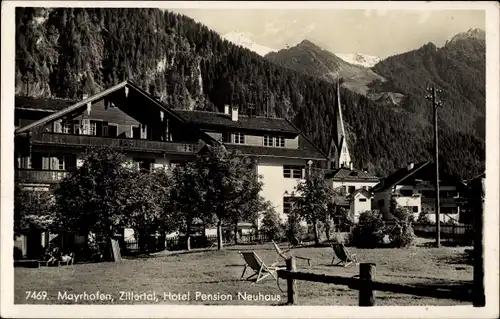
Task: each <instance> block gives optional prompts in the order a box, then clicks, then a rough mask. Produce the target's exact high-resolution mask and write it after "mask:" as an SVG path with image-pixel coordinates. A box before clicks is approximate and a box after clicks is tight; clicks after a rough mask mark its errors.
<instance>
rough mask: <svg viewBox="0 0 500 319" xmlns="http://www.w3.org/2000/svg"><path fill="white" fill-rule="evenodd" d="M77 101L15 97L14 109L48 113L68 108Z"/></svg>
mask: <svg viewBox="0 0 500 319" xmlns="http://www.w3.org/2000/svg"><path fill="white" fill-rule="evenodd" d="M77 102H78V101H73V100H64V99H42V98H31V97H25V96H16V97H15V101H14V104H15V108H17V109H28V110H33V111H37V110H43V111H49V112H56V111H60V110H62V109H64V108H67V107H68V106H71V105H73V104H75V103H77Z"/></svg>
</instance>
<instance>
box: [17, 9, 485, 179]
mask: <svg viewBox="0 0 500 319" xmlns="http://www.w3.org/2000/svg"><path fill="white" fill-rule="evenodd" d="M16 28H17V32H16V94H18V95H27V96H34V97H41V96H43V97H59V98H79V97H81V96H82V94H84V93H88V94H92V93H95V92H99V91H101V90H103V89H105V88H107V87H110V86H112V85H113V84H116V83H118V82H120V81H123V80H125V79H130V80H132V81H134V82H135V83H136V84H138V85H139V86H141V87H142V88H143V89H145V90H147V91H150V92H152V94H154V95H157V96H159V97H160V99H161V100H162V101H163V102H165V103H166V104H167V105H169V106H171V107H176V108H178V107H183V108H188V109H206V110H215V109H217V108H218V109H221V107H222V106H223V104H225V103H232V104H238V105H239V106H240V108H241V110H242V112H243V113H248V111H249V110H250V109H252V110H253V113H254V114H259V115H264V114H265V113H266V110H267V109H269V110H270V113H269V114H268V115H269V116H279V117H288V118H290V119H292V120H293V121H294V123H296V124H297V126H298V127H299V128H300V129H301V130H302V131H304V132H305V133H306V134H307V135H308V136H309V137H310V138H311V139H312V140H313V141H314V142H315V143H316V144H318V146H320V147H321V148H322V149H323V150H324V151H325V152H326V151H327V149H328V145H329V141H330V140H331V137H332V136H333V134H334V132H332V123H333V120H334V105H335V101H336V93H335V88H334V87H333V86H332V85H331V84H330V83H328V82H326V81H322V80H320V79H316V78H312V77H308V76H305V75H303V74H300V73H298V72H296V71H292V70H289V69H286V68H283V67H281V66H278V65H275V64H273V63H271V62H270V61H268V60H266V59H264V58H262V57H260V56H259V55H257V54H256V53H253V52H251V51H249V50H247V49H244V48H242V47H238V46H235V45H233V44H231V43H229V42H228V41H225V40H223V39H221V37H220V36H219V35H218V34H217V33H215V32H213V31H211V30H209V29H208V28H207V27H205V26H203V25H201V24H199V23H196V22H195V21H194V20H192V19H190V18H188V17H185V16H181V15H178V14H174V13H172V12H168V11H161V10H158V9H99V8H90V9H75V8H57V9H49V10H47V9H42V8H37V9H33V8H18V9H17V11H16ZM341 99H342V102H343V105H344V113H345V115H344V119H345V121H346V122H347V130H348V132H349V137H350V140H351V143H350V148H351V152H353V154H354V161H355V163H354V164H355V166H357V167H360V168H361V167H367V168H368V169H369V170H370V171H372V172H374V173H377V174H382V175H384V174H387V173H390V172H391V171H392V170H394V169H395V168H397V167H399V166H401V165H403V164H404V163H406V162H407V161H409V160H414V161H420V160H428V159H430V158H431V155H430V154H431V153H430V152H429V149H430V147H431V146H432V142H431V141H432V139H431V137H432V130H431V128H430V127H429V125H428V123H427V122H426V121H421V120H420V119H419V117H415V116H410V115H411V113H410V112H408V110H405V109H402V110H400V111H399V112H395V111H394V110H393V109H392V108H389V107H385V106H379V105H376V104H374V103H373V102H372V101H370V100H368V99H366V98H365V97H363V96H361V95H357V94H355V93H352V92H350V91H348V90H342V91H341ZM249 106H252V108H249ZM464 116H467V115H464ZM440 143H441V144H440V145H441V152H442V153H441V155H442V157H443V163H444V167H445V169H446V170H447V171H448V172H450V173H453V174H457V175H460V176H462V177H464V178H465V177H470V176H473V175H475V174H477V173H478V172H480V171H481V170H482V169H483V168H484V141H482V140H481V139H478V138H476V137H475V136H474V135H471V134H466V133H462V132H457V131H453V130H448V129H443V130H442V132H441V141H440Z"/></svg>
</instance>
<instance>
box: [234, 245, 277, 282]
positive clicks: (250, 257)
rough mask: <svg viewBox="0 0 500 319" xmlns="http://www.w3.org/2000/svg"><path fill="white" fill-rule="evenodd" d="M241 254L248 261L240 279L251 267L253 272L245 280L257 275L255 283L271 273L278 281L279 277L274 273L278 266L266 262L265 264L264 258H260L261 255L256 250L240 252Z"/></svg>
mask: <svg viewBox="0 0 500 319" xmlns="http://www.w3.org/2000/svg"><path fill="white" fill-rule="evenodd" d="M240 255H241V257H243V259H244V260H245V262H246V264H245V268H244V269H243V273H242V274H241V278H240V279H243V276H245V272H246V270H247V268H250V269H252V270H253V274H252V275H250V276H249V277H247V278H246V279H245V280H250V279H253V278H254V277H256V278H255V280H254V282H253V284H255V283H257V282H259V281H261V280H262V279H264V278H266V277H267V276H269V275H271V276H272V277H273V278H274V279H275V280H276V281H278V278H277V277H276V276H275V274H274V273H273V272H275V271H276V269H277V267H271V266H269V267H268V266H266V264H264V262H263V261H262V259H260V257H259V256H258V255H257V254H256V253H255V252H254V251H246V252H240Z"/></svg>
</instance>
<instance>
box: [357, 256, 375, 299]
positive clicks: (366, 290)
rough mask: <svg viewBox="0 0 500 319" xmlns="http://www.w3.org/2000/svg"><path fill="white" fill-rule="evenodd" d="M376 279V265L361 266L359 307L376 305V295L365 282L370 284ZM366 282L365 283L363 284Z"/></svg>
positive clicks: (363, 264)
mask: <svg viewBox="0 0 500 319" xmlns="http://www.w3.org/2000/svg"><path fill="white" fill-rule="evenodd" d="M374 277H375V264H372V263H362V264H360V265H359V278H360V279H361V281H362V282H361V287H360V288H359V306H361V307H363V306H365V307H366V306H369V307H370V306H373V305H375V293H374V291H373V290H372V288H371V286H367V285H365V284H364V282H367V283H370V282H371V281H372V280H373V278H374ZM363 281H364V282H363Z"/></svg>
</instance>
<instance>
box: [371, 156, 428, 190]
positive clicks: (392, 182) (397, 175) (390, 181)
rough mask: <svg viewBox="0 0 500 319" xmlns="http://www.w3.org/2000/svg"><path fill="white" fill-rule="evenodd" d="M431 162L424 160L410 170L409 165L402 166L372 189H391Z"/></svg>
mask: <svg viewBox="0 0 500 319" xmlns="http://www.w3.org/2000/svg"><path fill="white" fill-rule="evenodd" d="M429 163H430V162H429V161H426V162H422V163H418V164H415V165H414V166H413V169H411V170H408V168H407V167H403V168H400V169H399V170H397V171H396V172H394V173H392V174H391V175H389V176H387V177H386V178H384V179H383V180H382V181H381V182H380V183H378V184H377V185H375V186H374V187H373V189H372V191H373V192H383V191H386V190H388V189H391V188H392V187H394V186H396V185H398V184H399V183H402V182H404V180H406V179H407V178H409V177H410V176H412V175H413V174H415V173H416V172H418V171H419V170H420V169H422V168H423V167H425V166H427V165H428V164H429Z"/></svg>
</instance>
